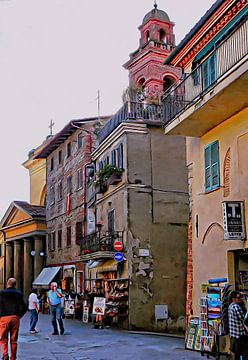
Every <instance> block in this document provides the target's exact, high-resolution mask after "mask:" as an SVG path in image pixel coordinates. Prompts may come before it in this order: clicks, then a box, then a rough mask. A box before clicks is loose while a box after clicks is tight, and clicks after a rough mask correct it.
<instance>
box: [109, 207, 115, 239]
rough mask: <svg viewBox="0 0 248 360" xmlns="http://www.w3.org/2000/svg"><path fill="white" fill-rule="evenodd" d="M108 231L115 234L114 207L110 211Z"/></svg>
mask: <svg viewBox="0 0 248 360" xmlns="http://www.w3.org/2000/svg"><path fill="white" fill-rule="evenodd" d="M108 232H109V234H114V232H115V210H114V209H112V210H110V211H109V212H108Z"/></svg>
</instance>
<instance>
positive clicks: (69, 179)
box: [67, 175, 72, 194]
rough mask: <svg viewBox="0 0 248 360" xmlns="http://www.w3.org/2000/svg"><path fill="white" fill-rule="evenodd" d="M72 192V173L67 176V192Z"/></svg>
mask: <svg viewBox="0 0 248 360" xmlns="http://www.w3.org/2000/svg"><path fill="white" fill-rule="evenodd" d="M71 193H72V175H70V176H68V178H67V194H71Z"/></svg>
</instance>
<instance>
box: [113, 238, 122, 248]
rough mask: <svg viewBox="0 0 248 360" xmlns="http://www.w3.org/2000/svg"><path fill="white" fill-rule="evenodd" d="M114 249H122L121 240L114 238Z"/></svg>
mask: <svg viewBox="0 0 248 360" xmlns="http://www.w3.org/2000/svg"><path fill="white" fill-rule="evenodd" d="M114 249H115V251H121V250H122V249H123V245H122V242H120V241H119V240H116V241H115V242H114Z"/></svg>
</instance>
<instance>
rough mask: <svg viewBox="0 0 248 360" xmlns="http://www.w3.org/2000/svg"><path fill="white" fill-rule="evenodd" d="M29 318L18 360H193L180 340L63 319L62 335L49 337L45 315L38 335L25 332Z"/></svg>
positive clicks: (23, 327) (195, 355)
mask: <svg viewBox="0 0 248 360" xmlns="http://www.w3.org/2000/svg"><path fill="white" fill-rule="evenodd" d="M28 323H29V315H28V314H26V315H25V316H24V318H23V319H22V320H21V329H20V335H19V344H18V356H17V359H18V360H112V359H113V360H114V359H118V360H131V359H135V360H148V359H149V360H162V359H165V360H172V359H173V360H194V359H198V360H199V359H200V358H202V357H201V355H200V354H198V353H195V352H191V351H185V350H184V341H183V339H180V338H173V337H166V336H157V335H150V334H149V335H144V334H134V333H130V332H128V331H123V330H117V329H110V328H108V329H103V330H97V329H93V328H92V324H91V323H89V324H83V323H82V322H81V321H79V320H65V334H64V335H59V336H52V335H51V332H52V328H51V325H50V319H49V316H48V315H42V314H40V315H39V322H38V326H37V328H38V329H39V331H40V332H39V334H35V335H30V334H29V332H28Z"/></svg>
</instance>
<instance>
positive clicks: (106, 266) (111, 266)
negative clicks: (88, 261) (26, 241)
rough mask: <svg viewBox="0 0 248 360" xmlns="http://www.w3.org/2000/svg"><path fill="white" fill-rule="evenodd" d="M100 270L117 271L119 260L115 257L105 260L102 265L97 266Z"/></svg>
mask: <svg viewBox="0 0 248 360" xmlns="http://www.w3.org/2000/svg"><path fill="white" fill-rule="evenodd" d="M96 270H97V271H98V272H108V271H117V262H116V261H115V260H113V259H111V260H107V261H105V262H104V263H103V264H102V265H101V266H98V267H97V268H96Z"/></svg>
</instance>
